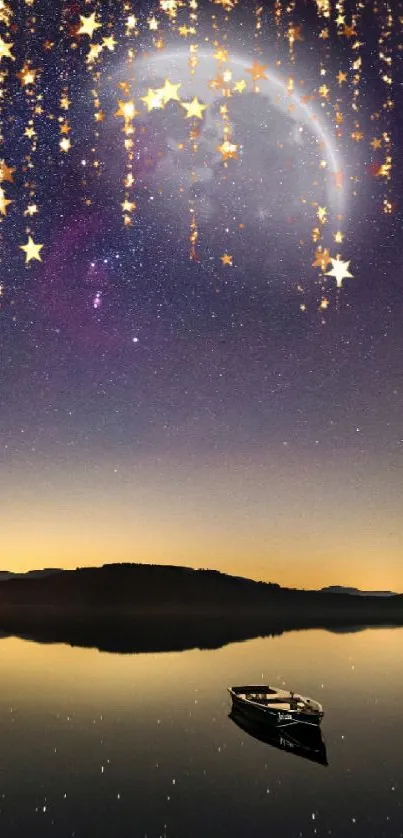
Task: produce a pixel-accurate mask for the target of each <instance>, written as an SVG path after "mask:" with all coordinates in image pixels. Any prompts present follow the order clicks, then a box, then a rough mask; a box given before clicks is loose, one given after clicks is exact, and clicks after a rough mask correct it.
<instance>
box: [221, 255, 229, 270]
mask: <svg viewBox="0 0 403 838" xmlns="http://www.w3.org/2000/svg"><path fill="white" fill-rule="evenodd" d="M220 259H221V262H222V263H223V265H229V266H230V267H232V256H231V254H230V253H224V254H223V256H220Z"/></svg>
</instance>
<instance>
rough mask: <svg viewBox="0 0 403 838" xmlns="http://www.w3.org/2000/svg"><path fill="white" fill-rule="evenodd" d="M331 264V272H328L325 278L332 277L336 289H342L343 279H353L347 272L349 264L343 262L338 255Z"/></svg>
mask: <svg viewBox="0 0 403 838" xmlns="http://www.w3.org/2000/svg"><path fill="white" fill-rule="evenodd" d="M331 262H332V266H333V267H332V270H331V271H328V272H327V274H325V276H334V278H335V280H336V284H337V287H338V288H341V287H342V285H343V279H354V277H353V275H352V274H351V273H350V272H349V270H348V268H349V265H350V262H343V261H342V259H341V258H340V255H339V253H338V254H337V256H336V258H335V259H332V260H331Z"/></svg>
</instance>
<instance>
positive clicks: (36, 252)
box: [20, 236, 43, 265]
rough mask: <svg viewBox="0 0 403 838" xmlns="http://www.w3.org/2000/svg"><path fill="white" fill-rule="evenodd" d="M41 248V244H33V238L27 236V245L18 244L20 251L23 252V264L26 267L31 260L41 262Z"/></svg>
mask: <svg viewBox="0 0 403 838" xmlns="http://www.w3.org/2000/svg"><path fill="white" fill-rule="evenodd" d="M42 248H43V244H35V242H34V240H33V238H32V237H31V236H28V242H27V244H20V250H23V251H24V253H25V264H26V265H27V264H28V262H30V261H31V259H37V260H38V262H42V258H41V255H40V252H41V250H42Z"/></svg>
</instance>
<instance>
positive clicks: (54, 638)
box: [0, 564, 403, 651]
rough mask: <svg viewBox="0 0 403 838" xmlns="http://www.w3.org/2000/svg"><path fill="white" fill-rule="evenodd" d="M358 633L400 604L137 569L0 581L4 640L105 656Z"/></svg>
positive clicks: (400, 619)
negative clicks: (319, 630) (302, 631)
mask: <svg viewBox="0 0 403 838" xmlns="http://www.w3.org/2000/svg"><path fill="white" fill-rule="evenodd" d="M366 625H403V597H402V596H400V595H399V596H398V595H396V596H391V597H385V598H382V597H371V596H362V595H359V596H354V595H352V594H350V593H347V594H342V593H325V592H321V591H303V590H297V589H291V588H281V587H280V586H279V585H277V584H270V583H264V582H255V581H253V580H251V579H245V578H243V577H236V576H228V575H226V574H223V573H219V572H218V571H213V570H193V569H192V568H186V567H170V566H166V565H142V564H112V565H104V566H103V567H99V568H79V569H77V570H69V571H60V572H57V573H50V574H45V575H43V574H42V575H39V576H38V575H35V576H32V575H29V576H28V577H27V576H22V577H17V578H15V577H12V578H9V579H7V580H5V581H0V632H1V631H2V632H3V634H18V635H21V636H29V637H31V638H33V639H37V640H41V641H43V642H67V643H71V644H73V645H85V646H98V647H99V648H102V649H108V650H110V651H112V650H115V651H157V650H161V651H162V650H164V651H166V650H168V649H175V650H177V649H184V648H191V647H194V646H198V647H206V648H211V647H215V646H220V645H223V644H224V643H228V642H231V641H235V640H243V639H247V638H251V637H255V636H257V635H267V634H280V633H282V632H283V631H289V630H292V629H299V628H313V627H324V628H330V629H333V630H341V629H343V628H347V627H349V626H351V627H353V626H354V627H360V626H366Z"/></svg>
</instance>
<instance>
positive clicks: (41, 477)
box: [0, 0, 403, 591]
mask: <svg viewBox="0 0 403 838" xmlns="http://www.w3.org/2000/svg"><path fill="white" fill-rule="evenodd" d="M12 11H13V12H14V14H12ZM399 14H400V15H403V9H402V4H401V3H397V2H391V3H388V2H386V0H379V2H376V0H374V2H369V3H367V2H365V3H360V2H357V0H354V2H343V1H342V0H339V2H338V3H336V4H334V3H330V4H329V3H327V2H325V0H322V2H317V3H315V2H313V0H312V2H311V0H309V2H308V0H306V2H305V3H303V2H300V3H299V2H296V3H292V2H291V3H290V4H289V5H287V4H286V3H285V2H281V0H278V2H277V3H271V2H270V3H267V4H265V6H264V8H263V11H259V7H258V6H256V5H254V4H248V3H243V4H241V3H239V4H236V3H235V1H234V2H232V0H227V2H226V0H223V2H220V3H204V2H203V3H200V6H199V7H198V6H197V3H195V2H194V0H191V2H190V4H189V3H185V2H184V3H183V4H180V3H177V2H175V0H168V2H164V0H162V2H161V4H160V5H159V4H158V3H155V4H154V5H152V4H146V3H141V2H140V3H137V4H133V3H131V2H129V1H128V2H126V3H123V2H122V3H117V2H109V3H108V2H102V0H99V2H84V0H77V2H73V3H70V2H67V3H62V2H61V0H57V1H56V0H52V2H45V0H33V1H32V2H29V3H28V2H26V3H23V2H21V0H20V2H18V3H15V4H12V9H11V6H10V7H8V6H7V3H5V2H0V18H1V23H0V56H1V59H0V80H1V86H2V95H1V98H0V105H1V112H0V119H1V136H2V142H1V148H0V160H3V161H4V163H3V164H2V166H1V167H0V172H1V175H2V183H1V184H0V187H1V188H2V191H1V193H0V213H1V214H0V221H1V226H0V242H1V274H0V284H1V296H0V304H1V308H0V353H1V354H0V387H1V389H0V394H1V397H0V399H1V400H0V434H1V436H0V500H1V506H0V531H1V565H2V569H4V570H5V569H7V570H14V571H20V570H28V569H32V568H41V567H46V566H48V567H49V566H51V567H77V566H79V565H80V566H82V565H94V564H103V563H105V562H110V561H139V562H158V563H170V564H186V565H190V566H194V567H211V568H217V569H219V570H222V571H225V572H230V573H236V574H242V575H245V576H251V577H254V578H259V579H264V580H272V581H276V582H279V583H282V584H290V585H295V586H312V587H321V586H322V585H328V584H346V585H356V586H358V587H361V588H378V589H393V590H399V591H403V564H402V561H401V559H402V535H403V532H402V529H403V525H402V516H401V509H402V491H403V471H402V465H403V463H402V452H403V424H402V416H403V373H402V369H403V298H402V293H401V282H402V264H403V262H402V248H401V237H402V190H403V178H402V152H401V147H402V145H401V144H402V127H403V126H402V122H401V113H402V105H403V101H402V98H403V97H402V81H403V78H402V76H403V74H402V69H401V56H402V52H401V43H402V37H401V29H402V27H401V23H400V21H399ZM91 15H95V16H94V17H93V18H92V21H93V22H95V23H99V24H100V25H99V26H98V28H96V29H94V30H93V33H92V36H90V34H89V32H88V28H89V29H90V31H91V22H90V23H88V21H89V20H91ZM133 18H134V19H135V22H133ZM401 19H402V18H400V20H401ZM156 24H157V25H156ZM80 29H83V30H84V31H83V32H80V31H79V30H80ZM86 30H87V31H86ZM187 30H190V31H187ZM324 32H327V35H326V34H323V33H324ZM4 44H6V47H4ZM10 44H12V45H13V46H12V47H7V45H10ZM94 45H95V46H96V45H98V48H97V49H95V50H94V49H93V47H94ZM217 53H218V58H217V57H215V55H216V54H217ZM189 57H190V58H191V59H192V57H193V59H194V58H195V57H196V59H197V60H198V62H199V63H198V64H195V65H194V66H192V65H191V66H190V67H189V65H188V59H189ZM259 68H260V69H259ZM262 68H263V69H262ZM264 68H266V69H264ZM33 70H35V71H37V72H36V73H33V77H32V73H31V75H30V71H33ZM192 71H193V72H192ZM344 74H345V75H346V78H344ZM166 79H168V81H169V84H173V85H176V88H177V89H176V92H175V91H172V89H171V94H172V95H171V97H170V98H168V94H167V90H168V88H169V85H168V87H167V85H166ZM214 79H215V82H214V84H213V86H211V84H209V82H211V80H213V81H214ZM243 82H246V85H245V86H244V84H243ZM149 90H151V94H150V95H148V91H149ZM164 91H165V92H164ZM357 91H358V93H357ZM147 96H148V99H147ZM144 100H146V101H144ZM183 102H184V103H185V105H183ZM133 103H134V107H135V109H136V110H135V113H134V114H133V110H134V108H133ZM125 105H126V108H125ZM186 105H187V108H186ZM119 111H120V114H119ZM27 131H28V133H27ZM335 167H337V168H335ZM12 170H15V171H12ZM8 200H10V201H11V202H12V203H10V204H7V201H8ZM29 237H31V243H33V248H32V247H31V248H29V247H28V250H21V247H22V246H23V247H25V246H26V245H27V243H28V242H29V241H30V238H29ZM35 245H42V247H41V248H40V249H39V250H38V248H35ZM323 254H326V255H325V257H323ZM321 255H322V259H321ZM30 256H31V257H32V258H29V257H30ZM323 258H324V261H323ZM28 259H29V261H28ZM340 261H343V262H344V264H345V273H344V277H345V278H342V279H341V281H340V282H339V283H337V282H336V277H335V275H334V274H333V275H332V273H331V271H332V270H336V271H337V270H338V267H337V265H338V263H339V262H340ZM313 262H316V263H317V264H316V265H315V266H313V265H312V263H313ZM334 263H336V268H335V265H334ZM347 263H349V264H347ZM347 272H348V273H350V274H351V275H352V276H351V277H347V276H346V273H347ZM329 273H330V276H329ZM325 274H327V275H325ZM338 284H339V287H337V286H338Z"/></svg>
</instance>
